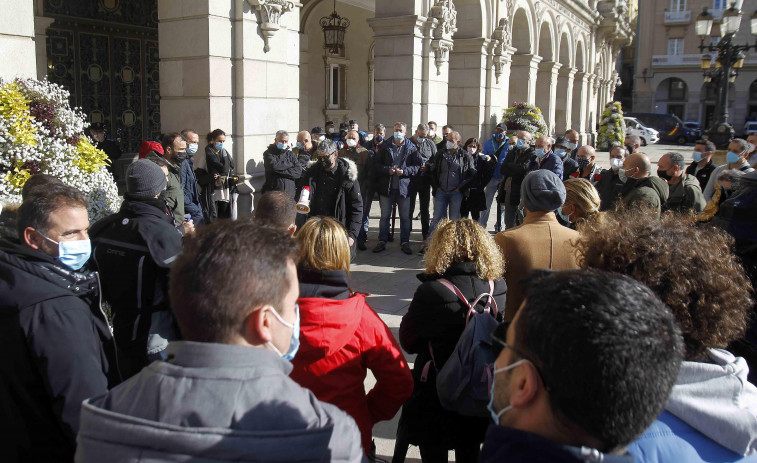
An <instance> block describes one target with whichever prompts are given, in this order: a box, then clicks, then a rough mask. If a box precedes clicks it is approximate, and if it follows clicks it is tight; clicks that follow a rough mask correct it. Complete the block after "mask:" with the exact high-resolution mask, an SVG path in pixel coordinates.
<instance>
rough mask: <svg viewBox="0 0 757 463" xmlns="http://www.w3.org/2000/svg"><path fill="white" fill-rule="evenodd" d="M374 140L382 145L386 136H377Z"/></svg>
mask: <svg viewBox="0 0 757 463" xmlns="http://www.w3.org/2000/svg"><path fill="white" fill-rule="evenodd" d="M373 139H374V140H375V141H376V143H377V144H380V143H381V142H383V141H384V136H383V135H376V136H375V137H373Z"/></svg>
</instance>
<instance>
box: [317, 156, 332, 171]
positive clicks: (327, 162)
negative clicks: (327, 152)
mask: <svg viewBox="0 0 757 463" xmlns="http://www.w3.org/2000/svg"><path fill="white" fill-rule="evenodd" d="M318 163H319V164H320V165H321V167H323V168H324V169H330V168H331V156H329V157H326V158H321V157H319V158H318Z"/></svg>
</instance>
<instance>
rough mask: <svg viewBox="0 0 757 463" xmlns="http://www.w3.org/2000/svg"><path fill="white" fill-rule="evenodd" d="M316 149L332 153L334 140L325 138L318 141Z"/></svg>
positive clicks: (334, 151)
mask: <svg viewBox="0 0 757 463" xmlns="http://www.w3.org/2000/svg"><path fill="white" fill-rule="evenodd" d="M316 149H317V151H318V152H319V153H329V155H332V154H334V153H336V143H334V140H331V139H330V138H327V139H325V140H323V141H321V142H318V148H316Z"/></svg>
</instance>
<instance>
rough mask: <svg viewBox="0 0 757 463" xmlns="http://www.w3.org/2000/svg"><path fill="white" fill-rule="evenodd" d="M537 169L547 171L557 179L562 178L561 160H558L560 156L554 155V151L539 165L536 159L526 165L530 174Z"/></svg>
mask: <svg viewBox="0 0 757 463" xmlns="http://www.w3.org/2000/svg"><path fill="white" fill-rule="evenodd" d="M539 169H546V170H549V171H551V172H553V173H554V174H555V175H557V176H558V177H559V178H563V177H562V174H563V165H562V159H560V156H558V155H556V154H555V152H554V151H550V152H549V153H548V154H547V156H545V157H544V160H543V161H542V162H541V164H539V162H538V161H537V160H536V157H534V158H533V159H531V163H530V164H529V165H528V171H529V172H531V171H534V170H539Z"/></svg>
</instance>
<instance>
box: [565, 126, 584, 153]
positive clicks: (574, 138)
mask: <svg viewBox="0 0 757 463" xmlns="http://www.w3.org/2000/svg"><path fill="white" fill-rule="evenodd" d="M565 138H567V139H568V143H569V145H568V146H566V148H568V150H569V151H570V152H569V153H568V155H569V156H570V157H571V158H573V159H575V158H576V156H577V155H578V149H579V148H580V147H581V139H580V137H579V136H578V131H577V130H574V129H568V130H566V131H565Z"/></svg>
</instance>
